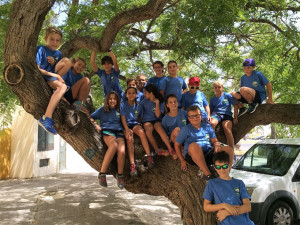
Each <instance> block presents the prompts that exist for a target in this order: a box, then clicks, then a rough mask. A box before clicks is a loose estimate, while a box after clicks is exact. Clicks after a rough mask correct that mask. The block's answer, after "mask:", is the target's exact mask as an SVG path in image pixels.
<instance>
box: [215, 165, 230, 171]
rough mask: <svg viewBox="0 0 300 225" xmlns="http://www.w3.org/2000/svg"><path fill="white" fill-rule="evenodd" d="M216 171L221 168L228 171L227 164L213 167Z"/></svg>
mask: <svg viewBox="0 0 300 225" xmlns="http://www.w3.org/2000/svg"><path fill="white" fill-rule="evenodd" d="M215 168H216V170H220V169H221V168H223V169H224V170H226V169H228V164H224V165H222V166H220V165H215Z"/></svg>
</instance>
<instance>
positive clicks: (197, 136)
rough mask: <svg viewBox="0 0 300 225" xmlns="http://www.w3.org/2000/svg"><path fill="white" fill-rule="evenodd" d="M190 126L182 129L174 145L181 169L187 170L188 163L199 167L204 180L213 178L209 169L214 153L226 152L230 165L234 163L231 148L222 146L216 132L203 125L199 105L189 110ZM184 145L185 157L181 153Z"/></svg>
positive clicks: (208, 125) (205, 124)
mask: <svg viewBox="0 0 300 225" xmlns="http://www.w3.org/2000/svg"><path fill="white" fill-rule="evenodd" d="M187 113H188V120H189V122H190V123H189V124H188V125H186V126H184V127H182V128H181V129H180V131H179V133H178V135H177V137H176V142H175V144H174V146H175V150H176V153H177V156H178V158H179V160H180V162H181V169H182V170H183V171H186V170H187V163H189V164H190V165H197V166H198V167H199V168H200V170H201V171H202V172H203V174H204V176H203V178H204V179H206V180H209V179H211V178H212V176H211V171H210V170H209V169H208V166H210V165H211V164H212V163H213V161H212V157H213V155H214V153H216V152H219V151H226V152H228V154H230V165H231V164H232V161H233V149H232V148H231V147H229V146H221V145H220V142H219V141H218V139H217V138H216V135H215V132H214V130H213V129H212V127H211V125H210V124H208V123H201V119H202V115H201V111H200V109H199V107H198V106H197V105H192V106H190V107H189V108H188V110H187ZM181 145H184V150H183V151H184V156H182V153H181V151H180V147H181Z"/></svg>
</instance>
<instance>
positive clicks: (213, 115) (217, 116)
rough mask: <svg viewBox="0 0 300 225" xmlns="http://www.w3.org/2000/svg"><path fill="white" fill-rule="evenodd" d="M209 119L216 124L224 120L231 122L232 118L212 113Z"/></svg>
mask: <svg viewBox="0 0 300 225" xmlns="http://www.w3.org/2000/svg"><path fill="white" fill-rule="evenodd" d="M211 117H212V118H214V119H215V120H217V121H218V123H220V122H223V121H225V120H230V121H233V118H232V116H229V115H226V114H220V113H215V112H213V113H212V114H211Z"/></svg>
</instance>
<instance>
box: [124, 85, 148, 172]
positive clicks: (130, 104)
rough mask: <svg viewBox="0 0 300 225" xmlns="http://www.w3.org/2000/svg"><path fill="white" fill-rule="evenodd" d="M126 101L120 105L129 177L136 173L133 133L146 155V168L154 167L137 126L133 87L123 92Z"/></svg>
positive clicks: (144, 138)
mask: <svg viewBox="0 0 300 225" xmlns="http://www.w3.org/2000/svg"><path fill="white" fill-rule="evenodd" d="M125 96H126V98H127V100H126V101H123V102H122V103H121V109H120V114H121V120H122V124H123V126H124V129H125V131H124V133H125V138H126V140H127V149H128V155H129V161H130V175H131V176H136V175H137V171H136V168H135V163H134V146H133V142H134V139H133V133H135V134H136V135H138V136H139V137H140V139H141V142H142V146H143V148H144V149H145V152H146V154H147V162H148V168H152V167H153V166H154V163H153V159H152V156H151V154H150V147H149V143H148V140H147V137H146V134H145V132H144V130H143V128H142V127H141V126H140V125H139V123H138V120H137V116H138V110H137V107H138V103H137V100H136V99H137V89H136V88H135V87H128V88H127V89H126V91H125Z"/></svg>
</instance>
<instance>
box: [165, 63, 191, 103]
mask: <svg viewBox="0 0 300 225" xmlns="http://www.w3.org/2000/svg"><path fill="white" fill-rule="evenodd" d="M177 71H178V66H177V62H176V61H169V62H168V72H169V75H170V76H168V77H165V78H164V79H163V80H162V81H161V84H160V92H161V94H162V95H163V97H167V96H168V95H169V94H175V95H176V97H177V99H178V103H179V107H181V97H182V92H184V91H185V90H186V88H187V86H186V83H185V81H184V79H183V78H182V77H178V76H177Z"/></svg>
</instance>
